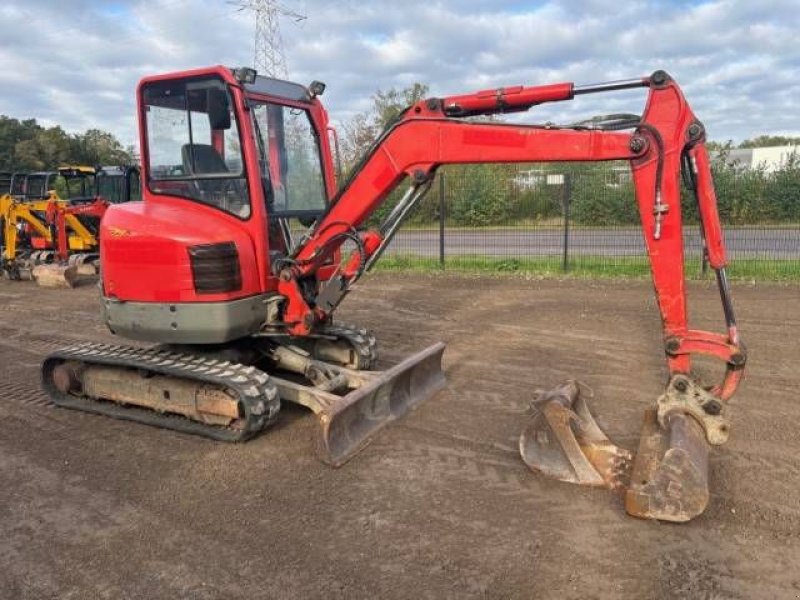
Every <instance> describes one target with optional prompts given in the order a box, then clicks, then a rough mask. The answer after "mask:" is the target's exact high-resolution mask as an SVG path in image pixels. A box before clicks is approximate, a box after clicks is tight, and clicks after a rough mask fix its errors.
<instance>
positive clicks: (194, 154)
mask: <svg viewBox="0 0 800 600" xmlns="http://www.w3.org/2000/svg"><path fill="white" fill-rule="evenodd" d="M181 159H182V160H183V170H184V172H185V173H186V174H187V175H209V174H214V173H228V165H226V164H225V161H224V160H223V158H222V157H221V156H220V155H219V152H217V151H216V149H215V148H214V146H212V145H210V144H184V145H183V147H182V148H181Z"/></svg>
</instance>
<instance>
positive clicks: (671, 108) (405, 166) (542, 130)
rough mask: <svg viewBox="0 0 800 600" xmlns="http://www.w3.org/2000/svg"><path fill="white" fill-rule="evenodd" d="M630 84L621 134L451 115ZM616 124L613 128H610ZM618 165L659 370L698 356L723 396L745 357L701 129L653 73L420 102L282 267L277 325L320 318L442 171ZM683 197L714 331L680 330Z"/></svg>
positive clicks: (304, 327) (683, 366) (683, 369)
mask: <svg viewBox="0 0 800 600" xmlns="http://www.w3.org/2000/svg"><path fill="white" fill-rule="evenodd" d="M633 87H647V88H649V97H648V101H647V105H646V107H645V111H644V114H643V115H642V117H641V119H640V120H638V121H637V122H635V123H634V122H628V123H625V125H627V127H629V128H630V129H632V131H631V132H621V131H613V130H608V129H604V128H603V125H602V122H599V121H589V122H587V123H586V124H581V125H576V126H570V127H559V126H555V125H549V124H548V125H544V126H542V125H516V124H514V125H510V124H505V123H497V122H474V121H464V120H461V118H460V117H465V116H476V115H492V114H498V113H504V112H514V111H520V110H527V109H528V108H530V107H531V106H534V105H536V104H540V103H543V102H554V101H562V100H569V99H572V98H573V97H574V96H576V95H580V94H588V93H598V92H603V91H609V90H617V89H624V88H633ZM617 126H619V125H618V123H612V125H611V127H612V128H615V127H617ZM609 160H628V161H630V164H631V169H632V173H633V181H634V186H635V190H636V201H637V204H638V207H639V212H640V215H641V222H642V230H643V236H644V240H645V244H646V248H647V252H648V255H649V257H650V262H651V268H652V276H653V282H654V284H655V291H656V296H657V299H658V305H659V308H660V311H661V316H662V319H663V325H664V336H665V349H666V354H667V360H668V365H669V369H670V373H671V374H674V373H684V374H687V373H689V372H690V371H691V360H690V357H691V355H692V354H695V353H697V354H707V355H711V356H714V357H716V358H719V359H721V360H722V361H723V362H725V363H726V365H727V370H726V374H725V377H724V379H723V381H722V383H721V384H720V385H719V386H717V388H715V390H716V393H717V394H718V395H719V396H720V397H722V398H723V399H726V400H727V399H728V398H730V396H731V395H732V394H733V393H734V391H735V390H736V385H737V383H738V381H739V378H740V377H741V374H742V367H743V366H744V360H745V354H744V350H743V348H742V346H741V345H740V342H739V335H738V331H737V328H736V322H735V319H734V314H733V306H732V302H731V298H730V290H729V287H728V282H727V277H726V274H725V267H726V264H727V259H726V256H725V247H724V242H723V237H722V229H721V226H720V221H719V215H718V213H717V202H716V196H715V193H714V186H713V181H712V177H711V169H710V162H709V158H708V152H707V150H706V148H705V130H704V128H703V125H702V124H701V123H700V121H699V120H697V118H696V117H695V116H694V114H693V113H692V111H691V109H690V107H689V105H688V104H687V102H686V100H685V99H684V97H683V94H682V93H681V90H680V88H679V87H678V85H677V83H675V81H674V80H672V79H671V78H670V77H669V76H668V75H667V74H666V73H664V72H663V71H657V72H655V73H654V74H653V75H652V76H650V77H646V78H642V79H636V80H630V81H625V82H612V83H608V84H598V85H593V86H585V87H578V86H575V85H573V84H571V83H562V84H556V85H548V86H541V87H517V88H510V89H500V90H493V91H491V92H478V93H476V94H471V95H462V96H452V97H448V98H443V99H428V100H423V101H421V102H419V103H417V104H415V105H414V106H412V107H410V108H409V109H407V110H406V111H405V112H404V113H403V115H402V116H401V117H400V118H399V119H398V120H397V122H395V123H394V124H393V125H391V126H390V127H389V128H388V129H387V130H386V131H385V132H384V133H383V135H382V136H381V137H380V139H379V140H378V141H377V142H376V143H375V145H374V146H373V147H372V149H371V150H370V152H369V153H368V154H367V156H366V158H365V159H364V160H363V161H362V163H361V165H360V166H359V168H358V169H357V170H356V171H355V173H354V174H353V175H352V176H351V178H350V180H349V181H348V182H347V183H346V184H345V186H344V187H343V188H342V190H341V191H340V192H339V194H338V195H337V197H336V198H335V199H334V200H333V202H332V203H331V206H330V208H329V210H328V211H327V212H326V214H325V215H323V217H321V218H320V219H319V220H318V221H317V223H316V224H315V225H314V226H313V228H312V229H311V231H310V232H309V233H308V234H307V235H306V236H305V237H304V238H303V239H302V240H301V241H300V243H299V244H298V245H297V247H296V249H295V251H294V253H293V255H292V257H291V260H289V261H287V262H284V263H282V271H281V273H280V276H281V291H282V292H283V293H284V294H285V295H286V297H287V306H286V311H285V321H286V322H287V324H288V325H289V326H290V327H291V330H292V333H293V334H295V335H303V334H304V333H307V332H308V331H310V330H311V328H312V327H313V325H314V323H316V322H319V321H324V320H325V319H327V318H328V317H329V316H330V314H331V313H332V312H333V310H334V309H335V308H336V306H338V304H339V303H340V302H341V300H342V299H343V298H344V296H345V295H346V293H347V290H348V289H349V287H350V285H352V283H353V282H354V281H355V280H356V279H358V277H359V276H360V275H361V273H362V272H363V271H364V270H366V269H367V268H369V267H371V266H372V265H373V264H374V263H375V261H376V260H377V258H378V257H379V256H380V254H381V252H382V251H383V249H384V248H385V247H386V245H387V244H388V243H389V241H390V240H391V238H392V236H393V235H394V233H395V232H396V231H397V228H398V227H399V225H400V223H401V222H402V220H403V219H404V217H405V216H407V214H408V213H409V212H410V210H411V209H412V208H413V206H414V205H415V204H416V202H418V201H419V199H420V198H421V193H420V192H424V191H426V188H427V186H428V185H429V183H430V181H431V179H432V177H433V175H434V173H435V171H436V169H437V168H438V167H440V166H441V165H445V164H465V163H491V162H495V163H510V162H545V161H550V162H554V161H609ZM682 168H683V169H684V174H685V175H686V179H688V181H690V182H691V184H692V187H693V188H694V193H695V197H696V199H697V205H698V209H699V214H700V219H701V223H702V231H703V237H704V241H705V248H706V253H707V257H708V260H709V264H710V265H711V266H712V267H713V268H714V270H715V271H716V273H717V280H718V283H719V290H720V295H721V298H722V304H723V312H724V316H725V321H726V331H725V333H724V334H714V333H708V332H703V331H697V330H692V329H689V326H688V318H687V306H686V293H685V276H684V244H683V230H682V215H681V203H680V175H681V169H682ZM405 178H410V180H411V181H412V186H411V189H410V190H409V193H407V194H406V196H405V197H404V198H403V199H402V200H401V201H400V203H399V204H398V205H397V206H396V207H395V209H394V210H393V211H392V213H391V214H390V215H389V217H388V218H387V220H386V222H384V224H383V225H381V226H380V227H379V228H378V229H374V230H367V231H357V228H358V227H359V226H360V225H362V224H363V223H364V222H365V221H366V220H367V218H368V217H369V216H370V215H372V214H373V212H374V211H375V210H376V208H377V207H378V206H380V205H381V203H382V202H383V201H384V200H385V199H386V198H387V196H388V195H389V193H390V192H391V191H392V190H393V189H394V188H396V187H397V186H398V185H399V184H400V182H402V181H403V180H404V179H405ZM354 238H357V241H356V246H357V248H358V249H357V250H356V252H355V253H354V254H353V255H352V256H351V259H350V261H349V262H348V264H347V265H345V267H344V268H343V269H341V270H340V272H339V273H338V274H337V275H336V276H334V277H333V278H331V279H330V280H329V281H327V282H321V283H320V284H319V285H318V286H317V287H316V288H315V289H316V294H315V295H312V296H311V297H309V295H308V292H307V291H304V290H307V289H308V286H304V287H303V288H301V286H300V283H299V282H301V281H302V280H304V279H308V278H311V277H313V276H314V274H315V273H316V271H317V270H318V269H319V268H320V267H321V266H322V265H323V264H325V262H326V260H327V259H328V258H329V257H330V256H331V255H332V254H333V252H334V251H335V250H337V249H338V248H340V247H341V246H342V244H344V243H345V242H346V241H347V240H354Z"/></svg>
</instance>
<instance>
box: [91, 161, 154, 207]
mask: <svg viewBox="0 0 800 600" xmlns="http://www.w3.org/2000/svg"><path fill="white" fill-rule="evenodd" d="M140 185H141V184H140V181H139V169H138V167H133V166H127V165H113V166H104V167H99V168H98V170H97V177H96V190H95V193H96V195H97V196H99V197H100V198H103V200H105V201H106V202H108V203H109V204H120V203H122V202H131V201H134V202H135V201H137V200H141V199H142V190H141V187H140Z"/></svg>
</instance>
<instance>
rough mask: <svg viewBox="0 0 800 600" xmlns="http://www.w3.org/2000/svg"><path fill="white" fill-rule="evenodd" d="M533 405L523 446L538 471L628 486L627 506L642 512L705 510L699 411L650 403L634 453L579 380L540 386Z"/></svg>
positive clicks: (673, 516) (673, 514) (705, 447)
mask: <svg viewBox="0 0 800 600" xmlns="http://www.w3.org/2000/svg"><path fill="white" fill-rule="evenodd" d="M676 380H677V381H679V380H678V379H677V378H676V379H675V380H673V382H671V384H670V388H668V390H667V393H665V395H664V396H662V397H661V398H659V405H660V406H661V407H662V408H669V406H667V404H669V402H670V400H669V394H670V390H671V388H672V387H673V384H674V382H675V381H676ZM532 408H533V409H534V415H533V418H532V420H531V422H530V423H529V424H528V427H527V428H526V429H525V430H524V431H523V432H522V435H521V436H520V454H521V455H522V460H523V461H525V464H527V465H528V467H530V468H531V469H532V470H533V471H537V472H540V473H543V474H545V475H548V476H550V477H554V478H556V479H559V480H561V481H567V482H570V483H578V484H582V485H591V486H598V487H606V488H609V489H612V490H615V491H618V492H622V493H624V497H625V509H626V510H627V512H628V513H629V514H631V515H633V516H636V517H641V518H645V519H658V520H660V521H674V522H684V521H689V520H691V519H693V518H694V517H696V516H698V515H699V514H701V513H702V512H703V510H705V507H706V505H707V504H708V498H709V492H708V452H709V444H708V442H707V437H706V432H705V431H704V429H703V426H701V424H700V422H699V421H698V420H697V419H696V418H695V417H693V416H692V415H691V414H688V413H687V412H682V411H679V410H670V411H669V412H666V413H664V414H662V417H661V418H659V413H658V411H657V410H656V409H650V410H648V411H647V412H646V414H645V421H644V427H643V428H642V434H641V438H640V442H639V449H638V452H637V454H636V457H635V459H634V458H633V455H632V453H631V452H629V451H628V450H625V449H624V448H620V447H619V446H616V445H615V444H613V443H612V442H611V441H610V440H609V439H608V437H606V435H605V434H604V433H603V432H602V430H601V429H600V428H599V427H598V425H597V423H596V422H595V420H594V417H592V414H591V412H590V411H589V407H588V405H587V403H586V400H585V399H584V398H583V396H582V394H581V388H580V386H579V385H578V384H577V382H575V381H568V382H566V383H564V384H562V385H560V386H558V387H556V388H554V389H553V390H549V391H546V392H539V393H538V395H537V398H536V399H535V400H534V401H533V403H532Z"/></svg>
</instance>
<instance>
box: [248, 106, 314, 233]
mask: <svg viewBox="0 0 800 600" xmlns="http://www.w3.org/2000/svg"><path fill="white" fill-rule="evenodd" d="M252 107H253V108H252V114H253V120H254V122H255V130H256V133H257V135H258V136H259V139H260V143H259V144H258V146H259V152H260V155H261V164H262V170H263V172H264V173H263V174H264V176H265V178H266V179H267V180H268V181H269V182H270V184H271V185H268V186H266V187H267V193H268V197H267V201H268V203H269V209H270V215H271V216H273V217H303V216H317V215H319V214H320V213H321V212H322V211H323V210H324V209H325V204H326V200H327V196H326V193H325V180H324V177H323V172H322V164H321V160H320V150H319V137H318V135H317V131H316V130H315V129H314V127H313V125H312V122H311V117H310V115H309V114H308V111H307V110H304V109H300V108H294V107H291V106H283V105H280V104H271V103H264V102H254V103H253V104H252Z"/></svg>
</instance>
